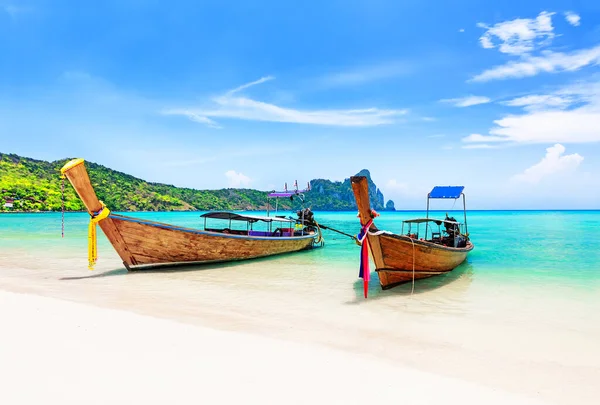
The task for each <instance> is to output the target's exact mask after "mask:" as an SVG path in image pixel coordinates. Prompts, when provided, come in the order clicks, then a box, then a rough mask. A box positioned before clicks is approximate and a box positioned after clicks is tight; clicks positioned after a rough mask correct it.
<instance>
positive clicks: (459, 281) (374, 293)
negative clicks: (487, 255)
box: [346, 262, 473, 305]
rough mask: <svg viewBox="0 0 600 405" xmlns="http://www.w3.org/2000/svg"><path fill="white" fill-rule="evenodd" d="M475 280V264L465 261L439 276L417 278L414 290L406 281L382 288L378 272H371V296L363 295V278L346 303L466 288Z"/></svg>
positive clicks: (355, 283)
mask: <svg viewBox="0 0 600 405" xmlns="http://www.w3.org/2000/svg"><path fill="white" fill-rule="evenodd" d="M472 280H473V265H472V264H471V263H468V262H464V263H462V264H461V265H459V266H458V267H457V268H456V269H454V270H452V271H450V272H448V273H446V274H441V275H438V276H433V277H428V278H424V279H421V280H415V285H414V290H413V285H412V282H410V281H409V282H406V283H403V284H400V285H398V286H396V287H393V288H390V289H388V290H383V289H381V286H380V285H379V277H378V276H377V272H375V271H373V272H371V281H370V282H369V297H368V298H367V299H366V300H365V297H364V295H363V280H362V279H361V278H359V279H357V280H356V281H355V282H354V285H353V289H354V293H355V295H356V297H355V299H354V300H353V301H348V302H347V303H346V304H349V305H354V304H360V303H363V302H368V301H372V300H378V299H382V298H388V297H393V296H410V295H413V294H424V293H428V292H431V291H434V290H437V289H439V288H442V287H446V286H449V285H450V284H452V287H455V286H456V288H455V290H457V291H463V290H466V289H467V288H468V287H469V285H470V284H471V281H472Z"/></svg>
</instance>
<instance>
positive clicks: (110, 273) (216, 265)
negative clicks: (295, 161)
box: [59, 249, 311, 281]
mask: <svg viewBox="0 0 600 405" xmlns="http://www.w3.org/2000/svg"><path fill="white" fill-rule="evenodd" d="M310 251H311V249H307V250H300V251H298V252H294V253H293V254H294V256H297V255H302V254H307V253H309V252H310ZM288 254H289V253H282V254H280V255H273V256H267V257H257V258H253V259H244V260H236V261H229V262H213V263H204V264H199V263H196V264H190V263H182V264H178V265H172V264H171V265H169V266H165V267H156V268H148V269H135V270H130V271H128V270H127V269H126V268H125V267H120V268H118V269H113V270H107V271H103V272H101V273H100V272H99V273H95V274H91V275H87V276H70V277H61V278H59V280H61V281H74V280H85V279H92V278H102V277H115V276H129V277H133V276H136V275H142V274H147V273H185V272H192V271H207V270H221V269H226V268H229V267H237V266H243V265H245V264H250V263H261V262H269V261H273V260H280V259H281V258H282V257H285V256H286V255H288Z"/></svg>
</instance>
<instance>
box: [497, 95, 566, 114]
mask: <svg viewBox="0 0 600 405" xmlns="http://www.w3.org/2000/svg"><path fill="white" fill-rule="evenodd" d="M573 101H574V100H573V98H572V97H569V96H561V95H557V94H541V95H540V94H532V95H529V96H523V97H518V98H515V99H512V100H509V101H505V102H504V103H503V104H505V105H508V106H511V107H523V108H524V109H525V110H529V111H533V110H540V109H551V108H557V109H563V108H566V107H568V106H569V105H571V104H572V103H573Z"/></svg>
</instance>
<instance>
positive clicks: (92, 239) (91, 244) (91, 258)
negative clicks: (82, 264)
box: [88, 201, 110, 270]
mask: <svg viewBox="0 0 600 405" xmlns="http://www.w3.org/2000/svg"><path fill="white" fill-rule="evenodd" d="M100 204H102V209H101V210H100V211H98V212H94V213H93V214H91V217H90V224H89V226H88V269H90V270H94V265H95V264H96V261H97V260H98V248H97V246H96V245H97V240H96V224H97V223H98V222H100V221H102V220H103V219H104V218H106V217H108V215H109V214H110V210H109V209H108V208H106V205H104V203H103V202H102V201H100Z"/></svg>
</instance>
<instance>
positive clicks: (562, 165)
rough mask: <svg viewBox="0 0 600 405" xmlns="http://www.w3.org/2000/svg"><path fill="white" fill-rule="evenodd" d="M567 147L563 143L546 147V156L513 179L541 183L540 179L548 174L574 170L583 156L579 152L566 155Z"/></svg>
mask: <svg viewBox="0 0 600 405" xmlns="http://www.w3.org/2000/svg"><path fill="white" fill-rule="evenodd" d="M564 153H565V147H564V146H563V145H561V144H558V143H557V144H556V145H554V146H551V147H549V148H548V149H546V156H544V158H543V159H542V160H540V161H539V162H538V163H536V164H535V165H533V166H531V167H530V168H528V169H525V171H524V172H523V173H521V174H517V175H516V176H514V177H513V180H516V181H522V182H527V183H539V181H540V180H541V179H542V178H544V177H547V176H550V175H556V174H558V173H568V172H572V171H574V170H575V169H577V167H578V166H579V164H580V163H581V162H582V161H583V156H581V155H579V154H578V153H573V154H571V155H565V154H564Z"/></svg>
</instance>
